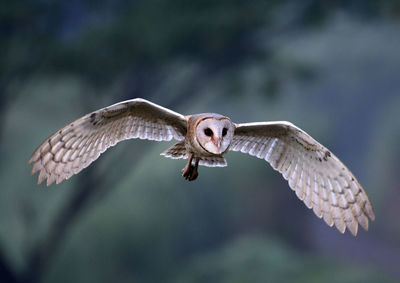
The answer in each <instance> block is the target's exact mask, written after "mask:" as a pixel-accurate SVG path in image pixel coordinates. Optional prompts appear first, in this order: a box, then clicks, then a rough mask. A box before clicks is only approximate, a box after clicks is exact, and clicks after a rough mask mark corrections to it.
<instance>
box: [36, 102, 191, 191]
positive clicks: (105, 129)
mask: <svg viewBox="0 0 400 283" xmlns="http://www.w3.org/2000/svg"><path fill="white" fill-rule="evenodd" d="M185 135H186V120H185V118H184V116H183V115H181V114H179V113H176V112H173V111H171V110H169V109H167V108H164V107H161V106H159V105H157V104H154V103H151V102H149V101H146V100H144V99H140V98H138V99H132V100H127V101H124V102H120V103H117V104H114V105H111V106H109V107H105V108H102V109H100V110H97V111H94V112H92V113H89V114H87V115H85V116H83V117H82V118H79V119H77V120H76V121H74V122H72V123H70V124H68V125H66V126H65V127H64V128H62V129H60V130H58V131H57V132H55V133H54V134H53V135H51V136H50V137H49V138H48V139H46V140H45V141H44V142H43V143H42V144H41V145H40V146H39V147H38V148H37V149H36V150H35V152H34V153H33V154H32V156H31V158H30V159H29V163H31V164H33V167H32V171H31V174H32V175H33V174H35V173H36V172H39V178H38V183H39V184H40V183H41V182H43V181H44V180H46V179H47V185H50V184H52V183H53V182H56V183H60V182H62V181H63V180H65V179H68V178H70V177H71V176H72V175H73V174H76V173H78V172H80V171H81V170H82V169H84V168H86V167H87V166H89V165H90V164H91V163H92V162H93V161H94V160H96V159H97V158H98V157H99V156H100V154H101V153H103V152H104V151H105V150H106V149H107V148H109V147H111V146H114V145H115V144H116V143H118V142H120V141H123V140H126V139H133V138H140V139H148V140H156V141H163V140H164V141H169V140H171V139H176V140H179V141H181V140H183V139H184V138H185Z"/></svg>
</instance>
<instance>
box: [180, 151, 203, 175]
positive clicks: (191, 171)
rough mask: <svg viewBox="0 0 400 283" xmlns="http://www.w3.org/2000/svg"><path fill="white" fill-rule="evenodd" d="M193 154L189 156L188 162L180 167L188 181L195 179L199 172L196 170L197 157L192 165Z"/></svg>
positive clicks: (197, 165) (197, 164)
mask: <svg viewBox="0 0 400 283" xmlns="http://www.w3.org/2000/svg"><path fill="white" fill-rule="evenodd" d="M192 160H193V155H191V156H190V158H189V161H188V163H187V164H186V166H185V167H184V168H183V169H182V176H183V178H185V179H186V180H188V181H193V180H196V178H197V176H199V172H198V171H197V169H198V167H199V159H197V158H196V161H195V164H194V165H192Z"/></svg>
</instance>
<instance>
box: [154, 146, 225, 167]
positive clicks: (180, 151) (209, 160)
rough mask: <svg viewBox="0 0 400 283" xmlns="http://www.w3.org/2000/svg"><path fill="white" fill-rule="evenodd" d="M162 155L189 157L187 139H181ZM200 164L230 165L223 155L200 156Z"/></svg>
mask: <svg viewBox="0 0 400 283" xmlns="http://www.w3.org/2000/svg"><path fill="white" fill-rule="evenodd" d="M161 155H163V156H165V157H168V158H172V159H180V158H183V159H187V158H188V157H189V154H188V153H187V151H186V147H185V141H180V142H178V143H176V144H174V145H173V146H171V147H170V148H168V149H167V150H166V151H164V152H162V153H161ZM199 165H202V166H207V167H225V166H227V165H228V163H227V162H226V160H225V158H224V157H223V156H210V157H200V160H199Z"/></svg>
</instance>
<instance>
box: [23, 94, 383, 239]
mask: <svg viewBox="0 0 400 283" xmlns="http://www.w3.org/2000/svg"><path fill="white" fill-rule="evenodd" d="M133 138H140V139H148V140H156V141H169V140H172V139H175V140H177V141H178V142H177V143H176V144H174V145H173V146H172V147H170V148H169V149H167V150H166V151H164V152H163V153H161V154H162V155H164V156H166V157H169V158H174V159H177V158H184V159H189V160H188V162H187V164H186V166H185V167H184V168H183V169H182V176H183V177H184V178H185V179H187V180H189V181H192V180H195V179H196V178H197V176H198V165H204V166H210V167H216V166H227V163H226V160H225V158H224V154H225V153H226V152H227V151H229V150H232V151H240V152H243V153H248V154H250V155H252V156H256V157H258V158H261V159H265V160H266V161H267V162H269V163H270V164H271V166H272V167H273V168H274V169H275V170H277V171H279V172H280V173H281V174H282V175H283V177H284V178H285V179H286V180H288V181H289V186H290V188H291V189H292V190H294V191H295V192H296V195H297V196H298V197H299V198H300V199H301V200H302V201H303V202H304V203H305V204H306V206H307V207H308V208H310V209H311V208H312V209H313V211H314V213H315V214H316V215H317V216H318V217H319V218H323V219H324V220H325V222H326V223H327V224H328V225H329V226H333V225H335V226H336V228H337V229H338V230H339V231H340V232H342V233H344V231H345V230H346V228H347V229H349V231H350V232H351V233H352V234H353V235H356V234H357V231H358V224H360V225H361V226H362V227H363V228H364V229H365V230H368V222H369V220H368V219H371V220H374V219H375V215H374V211H373V208H372V205H371V202H370V200H369V198H368V196H367V194H366V192H365V190H364V189H363V187H362V186H361V185H360V183H359V182H358V181H357V179H356V178H355V176H354V175H353V174H352V173H351V171H350V170H349V169H348V168H347V167H346V166H345V165H344V164H343V163H342V162H341V161H340V160H339V159H338V158H337V157H336V156H335V155H333V154H332V153H331V152H330V151H329V150H328V149H327V148H325V147H324V146H323V145H321V144H320V143H318V142H317V141H316V140H315V139H313V138H312V137H311V136H309V135H308V134H307V133H306V132H304V131H303V130H301V129H300V128H298V127H296V126H294V125H293V124H292V123H289V122H259V123H243V124H235V123H233V122H232V121H231V120H230V119H229V118H228V117H226V116H223V115H219V114H215V113H202V114H195V115H187V116H183V115H181V114H179V113H176V112H174V111H171V110H169V109H167V108H164V107H161V106H159V105H157V104H154V103H152V102H150V101H147V100H144V99H141V98H136V99H132V100H127V101H123V102H120V103H117V104H114V105H111V106H109V107H106V108H102V109H100V110H97V111H94V112H92V113H89V114H87V115H85V116H83V117H82V118H79V119H78V120H76V121H74V122H72V123H70V124H68V125H66V126H65V127H64V128H62V129H60V130H58V131H57V132H55V133H54V134H53V135H51V136H50V137H49V138H47V139H46V140H45V141H44V142H43V143H42V144H41V145H40V146H39V147H38V148H37V149H36V150H35V152H34V153H33V154H32V157H31V158H30V159H29V163H32V164H33V168H32V172H31V173H32V175H33V174H35V173H36V172H39V178H38V183H39V184H40V183H41V182H43V181H44V180H46V179H47V182H46V183H47V185H48V186H49V185H51V184H52V183H53V182H56V183H57V184H58V183H60V182H62V181H63V180H65V179H68V178H70V177H71V176H72V175H74V174H77V173H79V172H80V171H81V170H82V169H84V168H85V167H87V166H89V165H90V164H91V163H92V162H93V161H95V160H96V159H97V158H98V157H99V156H100V154H101V153H103V152H104V151H105V150H106V149H107V148H109V147H111V146H114V145H115V144H116V143H118V142H120V141H122V140H126V139H133Z"/></svg>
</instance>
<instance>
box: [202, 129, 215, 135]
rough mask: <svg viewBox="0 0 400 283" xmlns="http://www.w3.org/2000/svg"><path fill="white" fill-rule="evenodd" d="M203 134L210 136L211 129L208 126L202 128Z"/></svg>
mask: <svg viewBox="0 0 400 283" xmlns="http://www.w3.org/2000/svg"><path fill="white" fill-rule="evenodd" d="M204 134H205V135H206V136H208V137H211V136H212V135H213V131H212V130H211V129H210V128H207V129H205V130H204Z"/></svg>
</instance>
